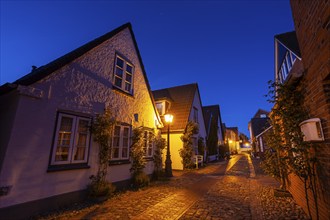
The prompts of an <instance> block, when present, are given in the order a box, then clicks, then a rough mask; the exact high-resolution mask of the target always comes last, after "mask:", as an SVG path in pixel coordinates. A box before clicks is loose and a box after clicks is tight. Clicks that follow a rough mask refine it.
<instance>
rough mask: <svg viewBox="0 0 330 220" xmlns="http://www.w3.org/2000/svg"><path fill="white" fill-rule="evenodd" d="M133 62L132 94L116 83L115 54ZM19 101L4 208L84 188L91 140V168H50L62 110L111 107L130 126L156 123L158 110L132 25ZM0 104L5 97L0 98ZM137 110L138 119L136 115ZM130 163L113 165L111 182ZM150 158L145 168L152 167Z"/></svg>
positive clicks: (124, 175)
mask: <svg viewBox="0 0 330 220" xmlns="http://www.w3.org/2000/svg"><path fill="white" fill-rule="evenodd" d="M116 53H119V54H120V55H122V56H124V57H125V58H126V59H128V60H129V61H130V62H131V63H132V64H133V65H134V69H135V72H134V78H133V88H134V92H133V96H131V95H127V94H124V93H123V92H120V91H117V90H114V89H112V80H113V69H114V60H115V54H116ZM19 91H20V96H19V103H18V106H17V114H16V118H15V123H14V125H13V128H12V132H11V137H10V140H9V141H8V145H7V152H6V156H5V158H4V161H3V166H2V170H1V176H0V186H11V190H10V192H9V193H8V195H5V196H1V197H0V208H2V207H8V206H11V205H15V204H20V203H25V202H29V201H34V200H39V199H42V198H47V197H51V196H56V195H61V194H64V193H68V192H74V191H79V190H83V189H85V188H86V185H87V184H88V183H89V182H90V180H89V176H90V175H92V174H96V171H97V155H98V145H97V144H96V143H94V142H93V141H91V144H90V154H89V159H88V165H89V166H90V168H89V169H75V170H61V171H56V172H48V166H49V164H50V156H51V152H52V146H53V139H54V133H55V132H54V131H55V126H56V117H57V114H58V112H59V111H62V112H70V113H73V114H84V115H86V116H90V117H94V116H95V114H97V113H103V111H104V109H105V108H109V109H110V110H111V112H112V114H113V115H114V116H115V118H116V120H117V121H119V122H124V123H127V124H131V125H132V127H133V128H134V127H139V126H145V127H149V128H155V119H156V113H155V111H154V107H153V104H152V101H151V99H150V95H149V92H148V88H147V86H146V82H145V79H144V76H143V73H142V68H141V64H140V62H139V58H138V56H137V51H136V50H135V46H134V43H133V41H132V37H131V34H130V31H129V30H128V29H124V30H123V31H122V32H120V33H118V34H117V35H115V36H114V37H113V38H111V39H109V40H107V41H105V42H103V43H102V44H101V45H99V46H97V47H95V48H93V49H92V50H90V51H89V52H87V53H86V54H84V55H82V56H81V57H79V58H77V59H76V60H74V61H72V62H71V63H69V64H68V65H66V66H64V67H62V68H60V69H59V70H57V71H55V72H54V73H52V74H51V75H49V76H47V77H46V78H44V79H42V80H40V81H38V82H36V83H34V84H32V85H30V86H28V87H21V88H20V89H19ZM1 104H2V103H1ZM134 114H138V120H137V121H135V120H134ZM129 169H130V164H125V165H116V166H111V167H110V168H109V171H110V172H109V176H108V180H110V181H112V182H116V181H121V180H125V179H128V178H130V171H129ZM152 170H153V165H152V164H150V163H148V165H147V167H146V171H147V173H148V174H150V173H152Z"/></svg>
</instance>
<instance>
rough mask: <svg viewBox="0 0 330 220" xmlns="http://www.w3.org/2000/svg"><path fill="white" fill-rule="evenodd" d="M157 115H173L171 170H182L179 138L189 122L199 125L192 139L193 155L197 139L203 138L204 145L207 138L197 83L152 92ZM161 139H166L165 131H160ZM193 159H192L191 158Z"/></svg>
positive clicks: (196, 152) (196, 153)
mask: <svg viewBox="0 0 330 220" xmlns="http://www.w3.org/2000/svg"><path fill="white" fill-rule="evenodd" d="M152 93H153V95H154V99H155V102H156V106H157V109H158V112H159V115H160V116H161V117H163V116H164V115H165V114H167V113H170V114H172V115H173V123H172V125H171V129H170V149H171V160H172V168H173V169H175V170H182V169H183V164H182V158H181V156H180V153H179V151H180V149H181V148H182V147H183V142H182V141H181V139H180V137H181V136H182V135H183V134H184V131H185V128H186V126H187V123H188V122H189V121H193V122H196V123H197V124H198V125H199V133H198V134H196V135H195V136H194V137H193V145H194V154H195V155H198V154H199V153H198V139H199V138H203V140H204V143H205V140H206V137H207V133H206V129H205V123H204V117H203V110H202V100H201V98H200V93H199V89H198V85H197V83H192V84H187V85H181V86H175V87H171V88H165V89H160V90H154V91H152ZM161 132H162V137H163V138H165V139H166V138H167V136H166V134H167V129H166V128H163V129H162V130H161ZM202 156H203V158H204V160H205V158H206V150H204V153H203V154H202ZM192 159H193V158H192Z"/></svg>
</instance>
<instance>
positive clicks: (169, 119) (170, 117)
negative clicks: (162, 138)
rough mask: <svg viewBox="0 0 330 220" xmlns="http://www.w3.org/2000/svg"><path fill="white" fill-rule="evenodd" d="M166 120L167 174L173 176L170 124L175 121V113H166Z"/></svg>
mask: <svg viewBox="0 0 330 220" xmlns="http://www.w3.org/2000/svg"><path fill="white" fill-rule="evenodd" d="M164 117H165V122H166V123H167V151H166V160H165V174H166V176H167V177H172V176H173V174H172V161H171V153H170V124H171V123H172V121H173V115H171V114H166V115H165V116H164Z"/></svg>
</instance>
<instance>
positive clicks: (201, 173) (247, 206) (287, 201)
mask: <svg viewBox="0 0 330 220" xmlns="http://www.w3.org/2000/svg"><path fill="white" fill-rule="evenodd" d="M252 162H253V163H252ZM253 164H254V165H253ZM259 170H260V169H259V167H258V161H257V160H255V161H252V160H251V158H250V156H249V155H247V154H241V155H235V156H233V157H232V159H230V160H229V161H228V162H227V161H222V162H217V163H212V164H208V165H207V166H206V167H204V168H202V169H199V170H193V171H189V172H178V171H174V177H173V178H172V179H171V180H170V181H167V182H166V181H165V182H155V183H153V184H152V186H151V187H148V188H145V189H142V190H139V191H127V192H125V193H120V194H118V195H116V196H115V197H113V198H111V199H109V200H108V201H106V202H104V203H102V204H96V205H92V206H89V207H85V208H79V207H77V208H76V209H73V210H70V211H66V212H61V213H57V214H51V215H49V216H47V217H46V218H44V219H68V218H70V219H143V220H144V219H182V220H188V219H257V220H258V219H308V218H307V217H306V215H305V214H304V212H303V210H302V209H301V208H300V207H299V206H298V205H296V204H295V202H294V201H293V199H292V198H276V197H274V196H273V191H272V188H274V187H278V183H277V182H276V181H274V180H273V179H272V178H270V177H267V176H265V175H263V174H262V172H260V171H259Z"/></svg>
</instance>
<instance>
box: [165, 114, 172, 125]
mask: <svg viewBox="0 0 330 220" xmlns="http://www.w3.org/2000/svg"><path fill="white" fill-rule="evenodd" d="M164 117H165V122H166V123H167V124H170V123H172V121H173V115H171V114H166V115H164Z"/></svg>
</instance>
